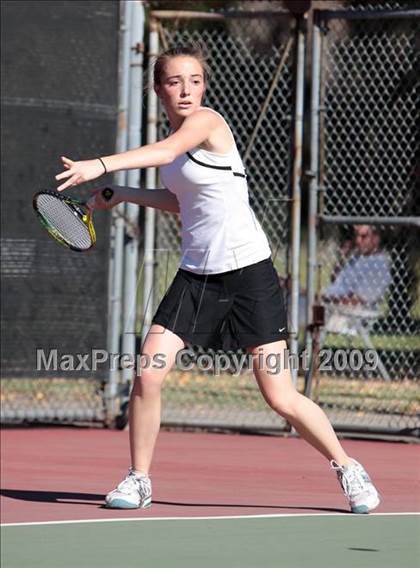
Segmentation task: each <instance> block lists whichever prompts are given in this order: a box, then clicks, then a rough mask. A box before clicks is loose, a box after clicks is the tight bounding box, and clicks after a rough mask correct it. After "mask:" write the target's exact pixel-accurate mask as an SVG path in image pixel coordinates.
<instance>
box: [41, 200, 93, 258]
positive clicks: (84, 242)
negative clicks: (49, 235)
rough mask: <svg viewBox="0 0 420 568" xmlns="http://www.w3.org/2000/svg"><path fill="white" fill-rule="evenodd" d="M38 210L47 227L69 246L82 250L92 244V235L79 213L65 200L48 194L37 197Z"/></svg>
mask: <svg viewBox="0 0 420 568" xmlns="http://www.w3.org/2000/svg"><path fill="white" fill-rule="evenodd" d="M37 206H38V211H39V213H40V214H41V215H42V217H43V218H44V219H45V221H46V223H47V224H48V227H47V228H49V229H50V230H52V231H53V232H57V233H58V234H59V235H60V236H61V237H62V238H63V239H64V240H65V241H67V242H68V243H69V244H70V245H71V246H73V247H76V248H78V249H81V250H84V249H88V248H90V247H91V246H92V244H93V243H92V236H91V233H90V232H89V229H88V227H87V225H86V224H85V223H84V222H83V221H82V219H81V218H80V216H79V215H80V214H79V213H77V212H76V211H75V209H74V208H73V207H71V206H70V205H68V204H67V203H66V202H65V201H63V200H61V199H57V198H56V197H54V196H52V195H48V194H41V195H39V196H38V199H37Z"/></svg>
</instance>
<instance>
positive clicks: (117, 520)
mask: <svg viewBox="0 0 420 568" xmlns="http://www.w3.org/2000/svg"><path fill="white" fill-rule="evenodd" d="M403 515H404V516H407V515H414V516H420V513H419V512H417V511H415V512H414V511H413V512H404V513H369V514H368V515H357V514H352V513H350V512H348V513H290V514H288V513H280V514H278V515H230V516H228V515H227V516H215V517H138V518H137V517H125V518H122V519H121V518H115V519H80V520H73V521H35V522H32V523H26V522H23V523H3V524H1V525H0V526H1V527H28V526H38V525H73V524H77V523H80V524H82V523H118V522H122V521H124V522H127V521H129V522H138V521H212V520H217V521H220V520H224V519H226V520H229V519H279V518H284V517H347V518H349V519H354V518H356V517H359V518H361V517H364V518H368V517H391V516H403Z"/></svg>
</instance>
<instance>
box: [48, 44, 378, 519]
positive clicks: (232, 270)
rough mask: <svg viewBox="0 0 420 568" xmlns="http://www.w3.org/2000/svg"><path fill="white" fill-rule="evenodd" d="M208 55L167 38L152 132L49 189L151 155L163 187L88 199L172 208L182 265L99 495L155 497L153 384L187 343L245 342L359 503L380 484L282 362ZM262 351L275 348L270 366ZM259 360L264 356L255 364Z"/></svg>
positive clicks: (290, 417)
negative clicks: (115, 481) (155, 132)
mask: <svg viewBox="0 0 420 568" xmlns="http://www.w3.org/2000/svg"><path fill="white" fill-rule="evenodd" d="M208 75H209V71H208V66H207V62H206V60H205V57H204V55H203V52H202V50H201V49H200V48H198V47H197V46H194V45H192V46H191V45H181V46H176V47H174V48H172V49H169V50H167V51H165V52H164V53H162V54H161V55H160V56H159V57H158V58H157V60H156V62H155V67H154V88H155V91H156V93H157V95H158V97H159V98H160V100H161V102H162V103H163V105H164V108H165V110H166V113H167V115H168V119H169V122H170V126H171V132H170V134H169V136H167V138H165V139H164V140H162V141H160V142H157V143H155V144H149V145H146V146H143V147H141V148H136V149H133V150H129V151H127V152H123V153H120V154H114V155H110V156H104V157H101V158H96V159H93V160H84V161H73V160H70V159H69V158H66V157H62V161H63V165H64V168H65V171H63V172H62V173H60V174H59V175H57V176H56V179H57V180H63V183H62V184H61V185H60V186H59V187H58V190H64V189H67V188H69V187H73V186H77V185H79V184H80V183H83V182H86V181H89V180H93V179H95V178H98V177H100V176H101V175H102V174H103V173H104V172H115V171H118V170H128V169H133V168H148V167H160V173H161V178H162V180H163V183H164V185H165V189H159V190H152V191H150V190H144V189H143V190H142V189H133V188H126V187H120V186H113V187H112V188H113V189H114V196H113V198H112V199H111V201H109V202H107V201H105V200H104V199H103V197H102V196H101V191H102V189H103V188H100V189H98V190H96V193H94V195H93V197H92V198H91V200H90V204H91V206H92V207H93V208H97V209H109V208H110V207H114V206H115V205H117V204H118V203H120V202H122V201H126V202H131V203H136V204H139V205H142V206H148V207H155V208H158V209H163V210H166V211H171V212H174V213H178V212H179V213H180V214H181V225H182V259H181V264H180V268H179V270H178V272H177V274H176V276H175V278H174V281H173V282H172V284H171V286H170V288H169V289H168V291H167V293H166V295H165V297H164V298H163V300H162V302H161V304H160V305H159V307H158V309H157V311H156V314H155V315H154V318H153V323H152V325H151V327H150V330H149V332H148V335H147V337H146V339H145V341H144V345H143V349H142V355H143V356H145V357H148V358H147V360H148V361H153V360H154V355H155V354H158V353H160V354H164V355H165V362H166V364H165V365H164V367H163V368H153V367H149V368H143V369H142V371H141V373H140V376H137V377H136V379H135V382H134V386H133V390H132V394H131V399H130V407H129V427H130V450H131V467H130V469H129V472H128V475H127V477H126V478H125V479H124V480H123V481H122V482H121V483H120V484H119V485H118V486H117V487H116V489H114V490H113V491H111V492H110V493H109V494H108V495H107V496H106V504H107V506H108V507H112V508H122V509H131V508H146V507H149V506H150V505H151V502H152V486H151V480H150V477H149V471H150V466H151V461H152V456H153V450H154V447H155V442H156V438H157V435H158V432H159V428H160V405H161V387H162V383H163V380H164V378H165V376H166V374H167V373H168V372H169V370H170V369H171V367H172V366H173V365H174V363H175V361H176V355H177V353H178V352H179V351H180V350H181V349H183V348H184V347H185V346H186V345H187V344H188V343H190V344H193V345H201V346H203V347H206V348H209V347H211V348H214V349H220V348H223V349H232V348H234V349H236V348H243V349H245V350H246V351H247V353H251V354H252V360H253V371H254V373H255V377H256V380H257V383H258V386H259V388H260V390H261V393H262V395H263V397H264V398H265V400H266V401H267V403H268V404H269V405H270V407H271V408H273V409H274V410H275V411H276V412H277V413H278V414H280V415H281V416H282V417H284V418H286V419H287V421H288V422H289V423H290V424H292V425H293V427H294V428H295V429H296V430H297V432H299V434H300V435H301V436H302V438H304V439H305V440H306V441H307V442H309V443H310V444H311V445H312V446H313V447H314V448H316V449H317V450H318V451H319V452H321V454H323V455H324V456H325V457H326V458H327V459H328V460H329V462H330V465H331V467H332V468H333V469H334V470H335V471H336V473H337V476H338V479H339V481H340V483H341V486H342V488H343V490H344V493H345V495H346V497H347V498H348V501H349V504H350V507H351V510H352V511H353V512H355V513H368V512H369V511H371V510H372V509H374V508H375V507H376V506H377V505H378V504H379V496H378V492H377V491H376V489H375V487H374V485H373V484H372V482H371V480H370V478H369V476H368V474H367V473H366V471H365V469H364V468H363V467H362V465H361V464H360V463H358V462H357V461H356V460H354V459H352V458H350V457H349V456H348V455H347V454H346V452H345V451H344V449H343V447H342V446H341V444H340V442H339V441H338V439H337V437H336V435H335V433H334V430H333V428H332V426H331V424H330V422H329V421H328V418H327V416H326V415H325V414H324V412H323V411H322V410H321V409H320V408H319V407H318V406H317V405H316V404H315V403H314V402H312V401H311V400H310V399H308V398H306V397H305V396H303V395H301V394H300V393H298V392H297V391H296V389H295V387H294V385H293V382H292V380H291V374H290V371H289V369H288V368H287V367H288V365H287V364H285V363H286V362H285V360H284V359H285V357H286V348H287V344H286V339H287V329H286V327H287V323H286V313H285V309H284V305H283V298H282V292H281V289H280V286H279V283H278V278H277V274H276V271H275V269H274V266H273V263H272V260H271V250H270V247H269V243H268V241H267V238H266V235H265V233H264V232H263V230H262V228H261V226H260V224H259V222H258V220H257V219H256V217H255V215H254V213H253V211H252V210H251V208H250V206H249V203H248V188H247V182H246V174H245V170H244V166H243V164H242V161H241V158H240V156H239V153H238V150H237V147H236V145H235V140H234V137H233V135H232V132H231V130H230V128H229V126H228V124H227V123H226V122H225V120H224V118H223V117H222V116H221V115H220V114H219V113H217V112H215V111H214V110H212V109H210V108H207V107H203V106H201V103H202V99H203V96H204V93H205V90H206V86H207V82H208ZM267 356H271V357H275V356H277V357H280V358H283V363H284V364H283V365H282V366H281V367H282V368H281V369H280V370H279V371H278V372H276V373H273V372H272V371H270V370H269V368H267V366H266V365H265V364H264V362H265V361H266V360H267ZM261 361H263V364H261Z"/></svg>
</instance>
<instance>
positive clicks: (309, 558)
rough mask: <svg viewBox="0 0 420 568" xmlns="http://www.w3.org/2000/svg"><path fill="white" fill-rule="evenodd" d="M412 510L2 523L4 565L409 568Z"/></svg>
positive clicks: (414, 537) (417, 552) (419, 525)
mask: <svg viewBox="0 0 420 568" xmlns="http://www.w3.org/2000/svg"><path fill="white" fill-rule="evenodd" d="M419 535H420V516H419V515H416V514H395V515H394V514H391V515H387V514H378V515H369V516H356V515H353V516H352V515H310V516H306V515H292V516H272V517H242V518H232V517H230V518H226V517H225V518H195V519H182V518H177V519H148V520H140V519H139V520H120V521H108V522H95V521H93V522H72V523H62V524H59V523H58V524H57V523H49V524H39V525H20V526H3V528H2V567H3V568H26V567H28V568H29V567H30V568H32V567H33V568H35V567H39V568H76V567H77V568H84V567H86V568H94V567H101V568H105V567H112V568H117V567H124V568H129V567H136V568H138V567H153V568H168V567H171V568H192V567H198V566H199V567H200V568H215V567H217V568H225V567H226V568H227V567H229V568H235V567H237V568H257V567H259V566H261V567H263V568H279V567H287V568H298V567H299V568H301V567H306V566H311V567H312V568H315V567H318V566H319V567H324V566H327V567H328V566H339V567H340V568H356V567H357V568H362V567H366V568H376V567H378V568H385V567H392V568H403V567H404V568H410V567H413V568H414V567H416V568H417V567H418V566H419V563H420V545H419Z"/></svg>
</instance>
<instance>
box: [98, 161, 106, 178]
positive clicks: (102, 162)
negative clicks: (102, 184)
mask: <svg viewBox="0 0 420 568" xmlns="http://www.w3.org/2000/svg"><path fill="white" fill-rule="evenodd" d="M98 160H99V161H100V162H101V164H102V165H103V167H104V170H105V171H104V174H107V173H108V170H107V169H106V165H105V164H104V161H103V159H102V158H98ZM104 174H103V175H104Z"/></svg>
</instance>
